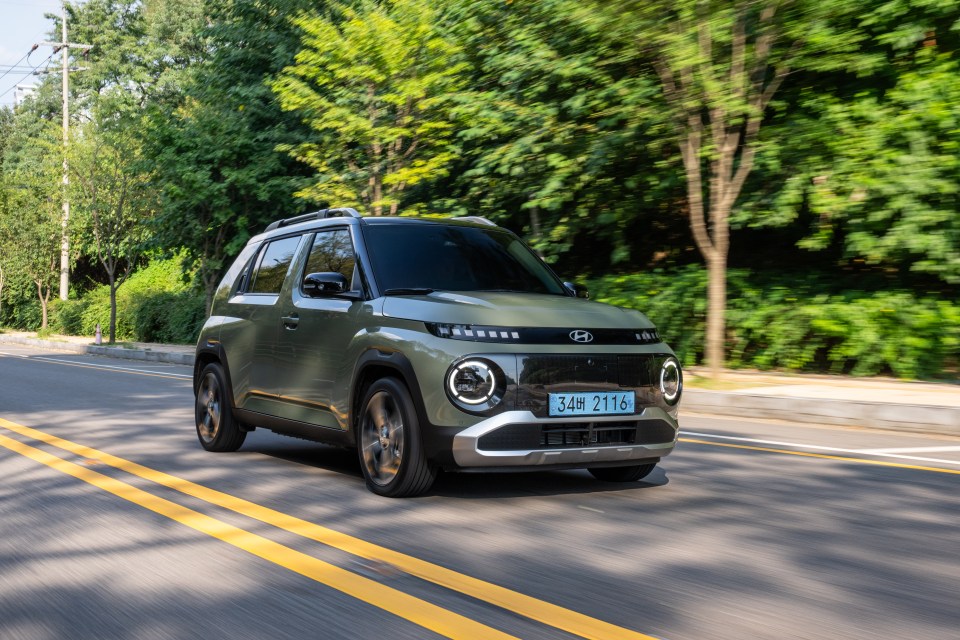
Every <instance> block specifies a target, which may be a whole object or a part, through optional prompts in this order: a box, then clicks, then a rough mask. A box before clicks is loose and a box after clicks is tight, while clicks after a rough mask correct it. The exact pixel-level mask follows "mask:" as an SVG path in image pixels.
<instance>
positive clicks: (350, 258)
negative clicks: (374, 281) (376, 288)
mask: <svg viewBox="0 0 960 640" xmlns="http://www.w3.org/2000/svg"><path fill="white" fill-rule="evenodd" d="M356 264H357V259H356V256H355V255H354V253H353V242H352V240H351V239H350V232H349V231H347V230H346V229H334V230H332V231H319V232H317V235H316V237H315V238H314V240H313V247H312V248H311V249H310V257H309V258H307V268H306V270H305V271H304V274H310V273H324V272H327V273H329V272H334V271H335V272H337V273H339V274H341V275H342V276H343V277H344V278H346V279H347V282H350V283H351V289H357V288H358V287H357V285H358V283H357V282H356V281H355V280H354V277H353V276H354V267H355V266H356Z"/></svg>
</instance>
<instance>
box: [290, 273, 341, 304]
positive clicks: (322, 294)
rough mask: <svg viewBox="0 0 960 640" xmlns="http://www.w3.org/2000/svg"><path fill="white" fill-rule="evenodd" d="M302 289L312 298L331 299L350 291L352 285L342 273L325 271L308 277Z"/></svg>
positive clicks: (304, 280)
mask: <svg viewBox="0 0 960 640" xmlns="http://www.w3.org/2000/svg"><path fill="white" fill-rule="evenodd" d="M300 288H301V289H302V290H303V293H304V295H306V296H309V297H311V298H329V297H331V296H336V295H339V294H342V293H346V292H347V291H349V290H350V283H349V282H347V279H346V278H345V277H344V276H343V274H342V273H337V272H336V271H325V272H323V273H311V274H309V275H307V276H306V277H305V278H304V279H303V284H302V285H301V287H300Z"/></svg>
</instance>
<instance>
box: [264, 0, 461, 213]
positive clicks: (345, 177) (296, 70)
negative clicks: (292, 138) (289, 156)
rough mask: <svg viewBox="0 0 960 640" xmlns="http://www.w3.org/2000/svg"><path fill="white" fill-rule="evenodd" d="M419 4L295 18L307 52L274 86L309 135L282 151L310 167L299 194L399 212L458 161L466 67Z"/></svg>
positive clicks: (422, 0)
mask: <svg viewBox="0 0 960 640" xmlns="http://www.w3.org/2000/svg"><path fill="white" fill-rule="evenodd" d="M441 20H442V15H441V13H440V11H439V10H438V9H436V8H434V5H433V4H432V3H429V2H427V1H426V0H396V1H395V2H390V3H380V2H373V1H367V2H362V3H360V5H359V8H357V9H353V8H349V7H344V8H343V9H342V11H341V15H337V16H335V17H333V18H328V17H324V16H320V15H316V14H303V15H301V16H300V17H299V18H297V20H296V22H295V23H296V25H297V26H299V27H300V28H301V29H302V30H303V33H304V36H303V46H304V49H303V50H302V51H301V52H300V53H298V54H297V57H296V64H294V65H291V66H289V67H287V68H286V69H284V71H283V73H282V74H280V76H279V77H278V78H277V80H276V82H274V84H273V88H274V91H276V93H277V95H278V97H279V99H280V104H281V106H282V107H283V108H284V109H285V110H288V111H296V112H298V114H299V115H300V116H301V117H302V118H303V119H304V121H305V122H306V123H307V124H309V126H310V127H311V129H312V130H313V132H314V138H313V139H312V140H311V141H309V142H303V143H301V144H297V145H290V146H284V147H283V148H284V149H286V150H289V151H291V152H292V153H293V155H294V156H295V157H296V158H298V159H299V160H302V161H303V162H305V163H307V164H308V165H310V166H311V167H313V168H314V170H315V171H316V174H317V182H316V183H315V184H313V185H312V186H309V187H307V188H305V189H302V190H300V192H299V193H298V195H299V196H301V197H304V198H308V199H311V200H317V201H323V202H328V203H332V204H337V205H350V206H357V207H360V208H362V209H364V210H367V211H369V212H371V213H373V214H374V215H383V214H384V213H389V214H391V215H393V214H396V213H397V210H398V207H399V205H400V202H401V197H402V196H403V194H404V192H405V190H406V189H408V188H411V187H414V186H416V185H417V184H418V183H420V182H422V181H424V180H432V179H436V178H438V177H441V176H443V175H444V174H445V172H446V171H447V169H448V166H449V165H450V163H451V162H452V161H453V160H454V159H455V158H456V157H457V148H456V146H455V144H454V142H455V141H454V136H453V134H454V132H455V128H456V124H455V121H454V117H453V113H452V107H453V100H452V97H453V96H454V95H455V94H456V93H457V92H458V91H459V90H461V89H462V87H463V84H464V73H463V72H464V65H463V63H462V62H461V61H460V60H459V53H460V52H459V49H458V47H457V45H456V43H455V42H454V41H453V40H452V38H450V37H448V36H447V35H445V34H444V32H443V31H442V30H441V29H440V21H441Z"/></svg>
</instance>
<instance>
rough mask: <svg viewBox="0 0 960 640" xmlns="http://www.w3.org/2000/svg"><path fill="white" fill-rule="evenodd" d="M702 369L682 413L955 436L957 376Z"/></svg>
mask: <svg viewBox="0 0 960 640" xmlns="http://www.w3.org/2000/svg"><path fill="white" fill-rule="evenodd" d="M2 343H13V344H22V345H27V346H34V347H39V348H43V349H52V350H56V351H65V352H70V353H87V354H94V355H102V356H109V357H113V358H126V359H131V360H144V361H150V362H168V363H173V364H183V365H192V364H193V354H194V347H193V345H167V344H151V343H140V342H136V343H124V344H123V345H122V346H112V347H108V346H99V347H98V346H94V345H93V340H92V339H90V338H83V337H74V336H56V337H53V338H50V339H46V340H39V339H37V338H36V337H35V334H30V333H12V332H11V333H2V334H0V344H2ZM705 374H706V372H705V370H704V369H702V368H699V367H691V368H689V369H687V370H686V371H685V372H684V375H685V385H686V386H685V389H684V394H683V400H682V401H681V416H682V415H683V414H684V413H704V414H710V415H714V416H737V417H748V418H773V419H777V420H786V421H789V422H805V423H815V424H827V425H843V426H856V427H867V428H873V429H888V430H895V431H911V432H917V433H929V434H937V435H950V436H957V437H960V380H958V381H957V382H956V383H953V384H950V383H930V382H905V381H902V380H895V379H892V378H852V377H849V376H823V375H806V374H778V373H768V372H756V371H727V372H725V374H724V377H723V380H721V381H720V382H712V381H709V380H706V379H705V377H704V376H705ZM681 419H682V418H681Z"/></svg>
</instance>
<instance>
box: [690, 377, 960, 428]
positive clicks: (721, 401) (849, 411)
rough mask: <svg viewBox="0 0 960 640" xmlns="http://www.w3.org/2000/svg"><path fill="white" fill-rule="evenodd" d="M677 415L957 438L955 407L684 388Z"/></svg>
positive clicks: (959, 412) (959, 419)
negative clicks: (855, 428)
mask: <svg viewBox="0 0 960 640" xmlns="http://www.w3.org/2000/svg"><path fill="white" fill-rule="evenodd" d="M680 410H681V419H682V415H683V411H690V412H694V413H709V414H712V415H716V416H725V415H726V416H737V417H748V418H773V419H777V420H786V421H789V422H803V423H816V424H829V425H839V426H854V427H867V428H871V429H885V430H888V431H907V432H915V433H927V434H936V435H947V436H960V407H941V406H932V405H919V404H898V403H892V402H864V401H860V400H835V399H824V398H803V397H795V396H774V395H759V394H749V393H734V392H729V391H707V390H704V389H691V388H689V387H688V388H686V389H685V390H684V393H683V401H682V403H681V406H680Z"/></svg>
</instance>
